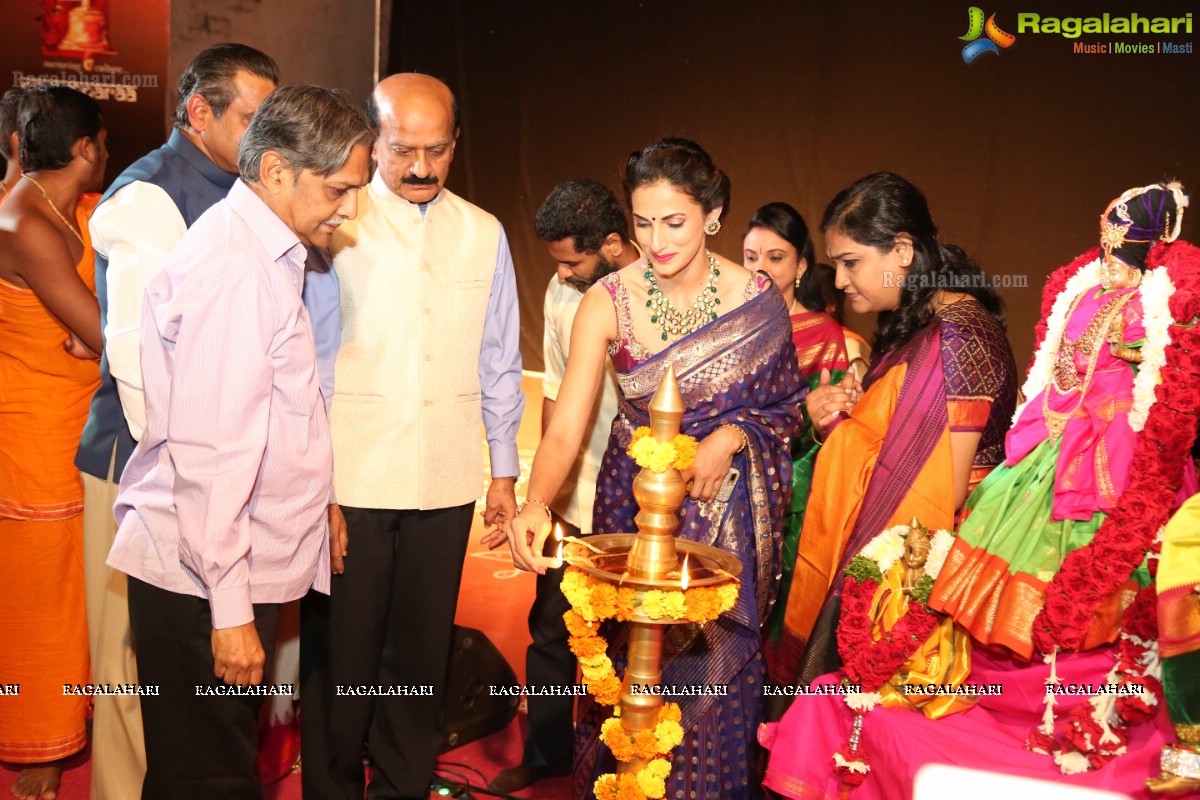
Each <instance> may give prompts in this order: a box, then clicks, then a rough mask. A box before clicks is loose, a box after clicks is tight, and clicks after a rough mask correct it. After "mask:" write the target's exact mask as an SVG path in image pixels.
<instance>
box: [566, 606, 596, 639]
mask: <svg viewBox="0 0 1200 800" xmlns="http://www.w3.org/2000/svg"><path fill="white" fill-rule="evenodd" d="M563 621H564V622H566V623H567V633H569V634H571V635H572V636H595V635H596V628H595V627H594V626H592V625H588V621H587V620H586V619H584V618H583V617H582V616H580V615H579V612H578V611H576V610H575V609H573V608H572V609H568V610H567V612H566V613H565V614H563Z"/></svg>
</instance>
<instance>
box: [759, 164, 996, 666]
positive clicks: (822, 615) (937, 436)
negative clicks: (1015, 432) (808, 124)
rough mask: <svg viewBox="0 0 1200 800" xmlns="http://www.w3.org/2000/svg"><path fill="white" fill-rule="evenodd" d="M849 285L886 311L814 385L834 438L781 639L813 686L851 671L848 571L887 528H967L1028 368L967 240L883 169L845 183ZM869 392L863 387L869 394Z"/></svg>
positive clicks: (823, 424) (828, 436)
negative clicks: (841, 615)
mask: <svg viewBox="0 0 1200 800" xmlns="http://www.w3.org/2000/svg"><path fill="white" fill-rule="evenodd" d="M821 227H822V230H823V231H824V232H825V237H826V244H827V248H828V251H829V255H830V257H831V258H832V259H833V261H834V262H835V264H836V265H837V272H838V281H837V282H838V286H839V288H844V289H845V290H846V296H847V298H848V299H849V300H850V302H851V305H852V307H853V308H854V309H855V310H856V311H858V312H859V313H869V312H872V311H874V312H878V313H879V314H880V329H879V332H878V333H877V334H876V336H875V343H874V350H875V352H876V357H875V359H874V360H873V363H872V365H871V369H870V371H869V372H868V374H867V376H866V379H865V380H864V381H863V383H862V386H861V387H859V386H858V385H857V384H855V383H854V382H853V381H852V379H846V380H844V381H843V383H842V384H840V385H839V384H831V383H830V382H829V381H828V379H823V380H822V385H821V386H819V387H818V388H816V389H815V390H814V391H812V392H811V393H810V394H809V396H808V400H807V406H808V411H809V414H810V416H811V417H812V420H813V424H814V427H815V430H816V434H817V436H818V437H822V438H824V439H825V443H824V444H823V445H822V447H821V453H820V456H819V457H818V459H817V464H816V470H815V473H814V475H813V483H812V491H811V495H810V499H809V504H808V510H807V513H806V516H805V520H804V529H803V531H802V533H801V535H800V547H799V552H798V555H797V558H796V566H795V572H794V575H793V578H792V588H791V593H790V596H789V597H788V603H787V608H786V611H785V616H784V632H783V637H782V640H781V642H780V652H779V663H780V672H781V673H782V674H783V675H784V676H785V678H786V679H788V680H790V681H797V682H799V683H800V684H807V683H808V682H809V681H811V680H812V679H813V678H815V677H817V676H818V675H822V674H825V673H828V672H831V671H833V670H834V669H836V668H837V667H838V666H839V663H838V658H837V650H836V646H835V645H834V642H833V631H834V628H835V627H836V623H837V618H838V611H839V608H840V604H839V601H840V590H841V582H840V580H837V579H836V576H840V575H841V574H842V572H843V570H844V569H845V567H846V565H847V563H848V561H849V559H850V558H852V557H853V556H854V554H855V553H857V552H858V551H859V550H861V549H862V547H863V546H864V545H865V544H867V542H869V541H870V540H871V539H872V538H873V537H874V536H876V535H877V534H878V533H879V532H880V531H882V530H884V529H886V528H889V527H892V526H894V525H897V524H900V523H904V522H908V521H910V520H912V519H913V518H914V517H915V518H916V519H918V520H919V521H920V522H921V524H922V525H924V526H926V527H928V528H931V529H934V530H936V529H939V528H942V529H948V530H952V529H953V527H954V518H955V512H956V510H957V509H958V508H960V507H961V506H962V503H963V501H964V500H965V499H966V497H967V494H968V493H969V491H970V489H971V488H972V487H973V486H974V485H975V484H977V483H978V482H979V481H980V480H981V479H982V478H983V476H984V475H985V474H986V473H987V472H988V471H989V470H990V469H991V468H992V467H994V466H995V465H996V464H998V463H1000V461H1001V459H1002V458H1003V445H1004V432H1005V431H1006V430H1007V428H1008V421H1009V419H1010V418H1011V416H1012V411H1013V408H1014V406H1015V403H1016V395H1017V373H1016V365H1015V363H1014V360H1013V355H1012V349H1011V347H1010V346H1009V344H1008V341H1007V339H1006V338H1005V336H1004V327H1003V320H1002V316H1001V311H1000V309H1001V303H1000V299H999V297H998V295H997V294H996V292H995V290H994V289H993V288H992V287H991V284H990V282H988V281H987V280H986V279H985V278H984V275H983V273H982V271H981V270H980V269H979V266H978V265H977V264H975V263H974V262H973V261H971V260H969V259H968V258H967V256H966V254H965V253H963V251H962V250H960V249H959V248H957V247H953V246H946V245H942V244H940V243H939V242H938V241H937V240H936V236H937V228H936V227H935V226H934V224H933V220H932V217H931V216H930V213H929V208H928V206H927V204H926V202H925V198H924V196H923V195H922V194H921V192H920V191H919V190H918V189H917V188H916V187H915V186H913V185H912V184H911V183H909V182H908V181H906V180H905V179H903V178H901V177H899V176H897V175H893V174H890V173H877V174H874V175H870V176H868V177H866V178H863V179H862V180H860V181H858V182H857V183H855V184H854V185H853V186H851V187H850V188H848V189H846V190H844V191H843V192H842V193H840V194H839V195H838V196H837V197H836V198H834V200H833V202H832V203H831V204H830V206H829V207H828V208H827V209H826V211H825V216H824V218H823V220H822V224H821ZM860 390H861V391H860Z"/></svg>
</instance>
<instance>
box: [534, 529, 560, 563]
mask: <svg viewBox="0 0 1200 800" xmlns="http://www.w3.org/2000/svg"><path fill="white" fill-rule="evenodd" d="M554 541H556V542H558V547H556V548H555V550H554V556H553V557H551V556H545V555H539V556H535V557H534V559H533V560H534V563H535V564H537V565H539V566H542V567H545V568H546V569H558V568H559V567H561V566H562V565H563V533H562V526H561V525H558V524H557V523H555V525H554ZM542 552H543V553H544V552H546V550H545V548H543V549H542Z"/></svg>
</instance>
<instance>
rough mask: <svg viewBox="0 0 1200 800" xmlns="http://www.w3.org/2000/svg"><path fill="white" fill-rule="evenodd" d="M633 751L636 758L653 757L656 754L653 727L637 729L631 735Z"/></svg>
mask: <svg viewBox="0 0 1200 800" xmlns="http://www.w3.org/2000/svg"><path fill="white" fill-rule="evenodd" d="M633 752H634V755H635V756H636V757H638V758H653V757H654V756H656V755H658V739H657V738H655V736H654V731H653V729H650V730H644V731H638V732H637V734H636V735H634V737H633Z"/></svg>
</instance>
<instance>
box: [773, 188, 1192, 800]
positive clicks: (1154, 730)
mask: <svg viewBox="0 0 1200 800" xmlns="http://www.w3.org/2000/svg"><path fill="white" fill-rule="evenodd" d="M1186 205H1187V198H1186V196H1185V195H1184V194H1183V191H1182V187H1180V186H1179V185H1178V184H1158V185H1153V186H1147V187H1141V188H1136V189H1131V190H1130V191H1128V192H1125V193H1124V194H1122V195H1121V196H1120V197H1118V198H1117V199H1116V200H1114V201H1113V202H1112V203H1111V204H1110V205H1109V206H1108V208H1107V209H1106V210H1105V213H1104V214H1103V216H1102V218H1101V225H1100V243H1101V247H1100V248H1097V249H1093V250H1091V251H1089V252H1088V253H1085V254H1084V255H1082V256H1080V257H1079V258H1077V259H1076V260H1075V261H1073V262H1072V263H1071V264H1069V265H1067V266H1065V267H1063V268H1061V269H1059V270H1057V271H1056V272H1054V273H1053V274H1052V275H1051V276H1050V278H1049V280H1048V281H1047V286H1046V289H1045V293H1044V298H1043V304H1042V321H1041V322H1040V323H1039V324H1038V327H1037V351H1036V355H1035V358H1034V360H1033V364H1032V366H1031V368H1030V372H1029V375H1028V379H1027V381H1026V383H1025V387H1024V392H1023V395H1024V397H1025V398H1027V401H1026V402H1025V403H1024V405H1022V406H1021V407H1019V408H1018V410H1017V412H1016V414H1015V416H1014V422H1013V427H1012V429H1011V430H1010V432H1009V433H1008V435H1007V437H1006V442H1005V455H1006V458H1005V461H1004V463H1003V465H1001V466H1000V467H997V468H996V469H995V470H994V471H993V472H991V473H990V475H989V476H988V477H986V478H985V479H984V480H983V481H982V482H981V483H980V484H979V486H978V487H977V488H976V489H975V490H974V492H973V493H972V494H971V496H970V497H969V499H968V500H967V502H966V503H965V505H964V512H963V513H964V516H963V519H962V520H961V521H960V524H959V531H958V538H957V539H955V540H954V543H953V546H952V547H951V548H950V552H949V553H948V555H947V556H946V558H945V561H944V563H941V564H940V565H936V564H935V567H936V578H935V580H934V581H933V586H932V591H931V592H930V594H929V595H928V596H927V604H926V605H924V606H922V605H921V604H920V603H919V602H917V601H918V600H920V599H921V597H922V595H923V593H922V595H918V594H917V593H916V592H914V596H913V602H911V603H910V604H909V607H908V611H907V613H906V614H905V615H904V616H903V617H900V618H899V619H898V620H897V626H898V625H899V624H900V623H902V622H904V621H905V620H909V619H910V618H911V621H909V622H907V623H905V625H906V627H905V628H904V631H900V632H905V631H908V630H909V629H915V627H916V626H917V623H918V622H919V621H920V620H921V619H922V617H924V616H925V615H926V614H933V613H934V612H942V613H944V614H945V615H948V619H943V622H945V623H947V624H949V623H951V621H952V622H953V624H954V626H955V629H956V630H958V631H964V630H965V631H966V632H969V633H970V635H971V641H970V642H969V644H970V651H971V652H970V673H969V676H968V677H967V678H966V679H965V680H963V681H962V683H961V684H959V685H960V686H962V687H969V688H971V689H973V690H975V691H976V702H975V704H974V705H973V706H971V707H969V708H966V709H965V711H963V713H956V714H951V715H949V716H944V717H942V718H940V719H933V718H932V717H931V715H929V714H928V713H924V714H913V713H911V712H910V711H906V710H905V709H903V708H902V707H900V706H899V705H898V704H889V703H888V702H887V699H886V695H883V692H880V693H879V694H880V696H882V698H883V702H882V703H880V702H878V697H876V698H867V700H866V701H863V700H862V699H859V698H851V697H847V698H846V701H845V702H841V703H837V702H825V701H824V700H818V699H816V698H809V702H806V703H805V704H804V705H803V706H801V704H800V703H799V702H797V703H796V704H794V705H793V707H792V708H791V709H790V710H789V713H788V715H787V716H785V717H784V719H783V720H782V721H781V723H780V724H779V725H778V726H777V727H775V728H767V729H766V730H764V732H763V733H762V736H761V738H762V739H763V740H764V741H765V742H766V743H767V744H768V746H770V747H771V748H772V752H771V762H770V765H769V767H768V770H767V785H768V786H770V787H772V788H775V789H777V790H778V791H780V792H781V793H782V794H784V795H785V796H788V797H801V796H809V794H806V792H807V793H810V794H811V792H813V791H820V792H824V793H825V794H826V795H833V794H836V792H837V791H838V790H839V789H840V788H841V786H845V785H856V784H861V786H860V788H859V789H857V790H856V797H858V798H859V800H867V798H869V797H870V798H892V797H904V796H911V792H912V782H913V778H914V776H915V774H916V771H917V770H918V769H919V768H920V767H921V766H922V765H923V764H925V763H929V762H932V761H937V760H941V759H942V758H944V754H945V753H947V752H953V753H954V754H955V763H956V764H958V765H960V766H966V767H973V768H977V769H983V770H992V771H1000V772H1005V773H1011V774H1016V775H1022V776H1027V777H1032V778H1041V779H1044V780H1054V779H1057V780H1061V781H1063V782H1065V783H1070V784H1074V785H1081V786H1091V787H1095V788H1104V789H1110V790H1117V791H1122V792H1125V793H1127V794H1130V795H1133V794H1138V793H1140V792H1141V791H1143V787H1142V786H1141V784H1142V781H1143V779H1144V778H1146V777H1147V775H1146V770H1147V766H1148V765H1150V764H1153V763H1154V761H1155V760H1156V758H1157V754H1158V753H1159V752H1160V751H1162V750H1163V746H1164V744H1165V743H1167V742H1169V741H1170V740H1171V738H1172V737H1171V735H1170V731H1169V728H1168V725H1167V715H1166V714H1165V713H1161V712H1162V711H1163V705H1164V695H1163V682H1164V681H1166V682H1168V683H1169V682H1170V679H1171V676H1172V674H1174V675H1176V676H1177V677H1182V678H1183V680H1182V681H1179V683H1180V684H1181V687H1180V689H1179V694H1178V697H1180V698H1182V699H1181V700H1180V702H1179V703H1175V704H1174V705H1173V704H1172V703H1171V700H1170V697H1171V690H1170V687H1168V695H1167V698H1166V705H1167V706H1168V708H1170V709H1171V711H1172V712H1173V713H1172V716H1178V717H1179V719H1176V721H1177V722H1180V721H1181V720H1182V724H1183V725H1184V729H1183V730H1182V732H1181V735H1180V736H1179V739H1180V741H1179V742H1178V744H1176V745H1173V746H1169V747H1167V748H1166V752H1165V755H1164V756H1163V759H1162V763H1163V770H1164V774H1163V776H1162V777H1161V778H1159V779H1156V780H1154V781H1152V782H1151V783H1152V788H1161V789H1164V790H1168V791H1177V790H1178V789H1179V787H1181V786H1185V787H1186V786H1191V784H1190V783H1189V782H1188V780H1187V777H1188V776H1187V775H1181V774H1180V772H1187V771H1190V770H1191V769H1192V768H1193V767H1195V768H1198V769H1197V773H1198V774H1200V764H1197V763H1194V762H1195V761H1200V759H1193V758H1192V756H1194V755H1195V753H1193V752H1192V751H1191V750H1189V749H1188V748H1189V747H1190V746H1191V744H1192V742H1193V741H1195V740H1196V739H1197V737H1196V736H1195V735H1194V734H1195V728H1194V726H1190V725H1189V724H1188V723H1190V720H1191V719H1193V718H1197V717H1198V716H1200V715H1197V710H1196V709H1195V708H1183V706H1182V705H1180V703H1187V702H1189V698H1194V697H1195V695H1196V693H1195V692H1191V691H1190V689H1189V686H1184V685H1182V684H1186V683H1188V682H1189V681H1190V682H1191V683H1195V682H1196V679H1195V678H1194V672H1193V673H1190V674H1186V677H1185V673H1186V669H1187V667H1188V666H1189V665H1190V664H1191V663H1193V662H1191V661H1190V659H1189V658H1188V654H1190V653H1192V652H1194V651H1195V650H1196V649H1197V648H1196V645H1197V644H1200V634H1196V635H1193V634H1194V631H1189V630H1188V629H1187V624H1186V619H1185V617H1186V613H1187V612H1188V610H1189V609H1191V610H1192V613H1193V614H1194V611H1195V609H1196V608H1197V605H1198V604H1200V601H1198V599H1197V598H1198V597H1200V595H1194V586H1195V583H1196V575H1195V570H1194V569H1192V570H1189V569H1188V568H1187V564H1186V560H1185V559H1186V557H1187V554H1184V557H1183V558H1180V554H1179V553H1175V552H1172V559H1171V563H1173V564H1175V565H1176V566H1175V567H1173V568H1172V569H1173V571H1172V573H1171V575H1170V576H1169V577H1168V579H1167V581H1166V583H1165V584H1164V579H1163V578H1162V577H1160V579H1159V581H1158V583H1159V587H1160V588H1161V589H1163V590H1164V597H1165V598H1166V599H1167V600H1168V601H1170V602H1167V603H1162V602H1160V603H1157V604H1156V598H1155V594H1154V581H1153V578H1152V576H1153V573H1154V571H1155V570H1156V569H1157V565H1158V560H1157V550H1158V544H1157V540H1158V539H1160V537H1161V533H1160V532H1161V531H1162V529H1163V527H1164V525H1165V524H1166V522H1167V520H1168V518H1169V517H1170V515H1171V512H1172V510H1173V509H1174V508H1177V507H1178V506H1179V504H1180V502H1182V500H1183V499H1185V498H1186V497H1188V496H1189V495H1191V494H1193V493H1195V491H1196V477H1195V470H1194V467H1193V465H1192V462H1191V459H1190V457H1189V456H1190V450H1191V448H1192V445H1193V442H1194V441H1195V438H1196V429H1197V416H1198V415H1200V327H1198V325H1197V323H1198V322H1200V249H1197V248H1196V247H1194V246H1192V245H1190V244H1188V243H1186V242H1183V241H1177V238H1178V236H1179V233H1180V224H1181V217H1182V214H1183V209H1184V208H1185V207H1186ZM1181 530H1182V529H1181ZM1191 538H1193V537H1190V536H1188V535H1177V536H1175V537H1174V539H1175V540H1176V541H1178V542H1179V543H1181V545H1183V546H1186V545H1188V543H1189V542H1190V540H1191ZM892 547H893V548H895V547H896V545H895V544H894V543H893V544H892ZM863 555H870V554H869V553H860V556H863ZM1166 555H1167V552H1166V548H1164V561H1163V564H1164V567H1165V566H1166V565H1167V558H1166ZM897 557H898V558H903V556H897ZM1193 559H1194V556H1193ZM855 560H856V561H858V560H859V559H855ZM914 560H916V559H915V558H914ZM931 560H932V559H931ZM931 571H933V570H931V569H930V567H929V565H928V564H927V565H926V566H925V572H926V576H925V577H923V578H921V580H920V581H917V583H918V585H919V583H920V582H921V581H924V582H928V574H929V573H930V572H931ZM846 574H847V584H848V585H851V584H852V583H853V584H858V585H861V584H862V583H863V580H862V579H861V578H859V579H858V580H853V579H854V576H853V575H851V574H850V570H847V573H846ZM868 577H869V576H868ZM910 582H912V581H907V580H906V581H905V583H910ZM847 596H849V597H850V598H851V600H853V598H854V593H853V592H848V593H847ZM1189 604H1190V605H1189ZM851 611H853V608H852V609H851ZM846 614H847V610H846V608H845V598H843V609H842V617H841V626H842V627H846V628H847V630H848V631H850V632H853V631H855V630H858V631H863V630H866V629H867V628H866V623H865V622H864V621H862V620H860V622H859V624H852V625H849V626H847V616H846ZM914 614H915V616H914ZM869 619H871V620H872V621H874V622H876V623H877V622H878V620H877V619H876V618H874V617H869ZM1164 619H1165V620H1167V622H1168V623H1171V622H1172V621H1174V623H1176V624H1175V626H1174V627H1173V628H1171V629H1168V628H1166V627H1164V628H1162V629H1161V633H1160V625H1161V624H1162V623H1163V620H1164ZM852 621H853V620H852ZM884 623H885V624H884V625H882V626H879V625H878V624H876V625H874V626H873V627H872V628H871V636H870V637H868V638H862V635H861V634H860V636H859V638H860V639H861V643H860V644H859V645H858V648H854V647H852V648H841V647H839V649H840V650H844V651H845V652H848V653H850V654H852V655H851V659H850V661H847V660H846V658H845V657H843V662H844V663H846V666H847V667H849V666H856V665H858V666H863V667H864V668H865V667H870V666H871V663H870V662H869V661H864V660H863V659H861V658H858V657H857V656H855V655H853V654H854V653H855V652H856V649H861V648H862V647H875V648H880V647H882V646H883V645H884V644H885V643H886V642H887V641H888V640H889V639H890V640H891V641H892V642H893V643H895V642H898V641H900V639H902V638H903V637H898V636H897V633H898V627H897V626H893V627H891V628H889V627H888V626H887V624H886V623H887V620H884ZM927 624H928V623H926V625H927ZM1194 627H1196V628H1200V626H1194ZM923 631H924V628H921V630H919V631H917V634H918V637H919V634H920V633H923ZM841 638H842V630H841V628H839V645H840V644H841V642H840V639H841ZM964 638H965V637H964ZM1160 638H1161V639H1162V641H1163V650H1162V652H1161V655H1164V656H1166V655H1171V656H1173V657H1178V658H1179V661H1178V662H1177V663H1178V664H1179V665H1180V667H1181V669H1179V670H1175V671H1174V673H1172V672H1171V671H1170V670H1168V669H1166V668H1164V664H1165V663H1166V662H1169V661H1171V660H1172V659H1165V660H1164V661H1160V650H1159V639H1160ZM935 639H936V637H931V638H930V639H928V640H926V643H927V644H928V643H929V642H931V641H933V640H935ZM1168 645H1170V647H1172V648H1173V649H1171V650H1170V652H1168V649H1167V648H1168ZM893 649H895V645H893ZM956 652H957V651H956ZM885 654H886V653H885ZM895 655H897V657H898V656H899V655H900V654H895ZM852 662H853V663H852ZM859 662H862V665H859ZM846 675H847V677H851V678H852V677H853V676H851V675H850V671H849V670H846ZM822 680H825V679H824V678H823V679H822ZM888 683H889V684H890V685H891V686H892V687H894V688H899V689H901V690H902V691H903V692H904V693H905V694H907V695H910V696H912V695H917V694H921V691H920V689H919V688H918V686H917V685H916V684H915V682H914V681H913V680H912V676H911V675H908V674H906V671H905V668H904V667H903V666H902V667H901V668H898V669H897V671H896V673H895V674H894V675H893V676H892V678H891V679H890V680H889V681H888ZM863 684H864V685H863V686H862V689H863V691H866V692H869V691H870V689H871V686H870V685H868V682H867V681H863ZM883 691H886V687H885V688H884V690H883ZM1189 692H1190V694H1189ZM876 705H881V707H880V708H876V709H875V710H874V713H871V714H869V715H866V716H865V717H864V715H865V714H866V712H867V711H870V710H871V709H872V708H873V707H874V706H876ZM1193 705H1195V703H1194V702H1193ZM922 710H923V711H924V709H922ZM1175 712H1180V713H1178V714H1176V713H1175ZM864 718H866V723H865V726H864V724H863V721H862V720H863V719H864ZM829 730H834V731H840V733H839V734H838V735H837V737H838V738H836V739H831V740H826V734H825V733H821V734H814V732H815V731H822V732H824V731H829ZM847 730H850V731H851V737H850V739H849V743H848V744H847V745H845V746H844V747H842V748H841V749H837V746H838V742H845V741H846V738H845V732H846V731H847ZM814 737H815V738H814ZM897 741H904V742H910V743H918V744H914V746H912V747H908V748H905V750H904V753H903V755H902V757H897V756H895V755H894V753H893V750H894V747H889V745H891V744H892V743H894V742H897ZM831 748H832V749H835V750H836V752H835V755H834V757H833V759H832V761H831V760H830V759H829V757H828V756H823V754H822V753H819V752H814V751H819V750H828V749H831ZM1118 757H1120V758H1121V761H1122V764H1121V765H1114V766H1111V767H1109V768H1105V766H1106V765H1108V764H1109V763H1110V762H1111V761H1113V760H1114V759H1117V758H1118ZM1155 772H1157V770H1155ZM868 773H871V777H867V774H868ZM876 775H877V777H876ZM1181 778H1182V780H1181ZM839 783H840V784H841V786H839Z"/></svg>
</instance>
